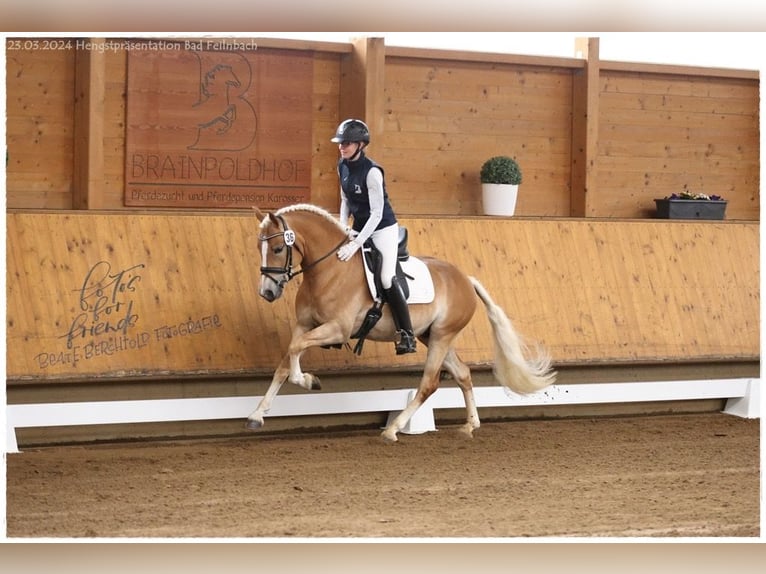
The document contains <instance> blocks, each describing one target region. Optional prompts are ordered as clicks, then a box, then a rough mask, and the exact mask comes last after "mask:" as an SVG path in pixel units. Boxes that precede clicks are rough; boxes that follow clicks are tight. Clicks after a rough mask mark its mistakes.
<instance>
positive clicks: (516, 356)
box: [468, 277, 556, 393]
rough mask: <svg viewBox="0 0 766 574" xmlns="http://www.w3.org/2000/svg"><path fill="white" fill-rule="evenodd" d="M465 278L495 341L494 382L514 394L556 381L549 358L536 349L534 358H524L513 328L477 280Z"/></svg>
mask: <svg viewBox="0 0 766 574" xmlns="http://www.w3.org/2000/svg"><path fill="white" fill-rule="evenodd" d="M468 279H469V280H470V281H471V283H472V284H473V288H474V290H475V291H476V294H477V295H478V296H479V298H480V299H481V300H482V301H483V302H484V305H485V306H486V308H487V316H488V317H489V322H490V324H491V325H492V336H493V338H494V339H495V361H494V366H493V372H494V374H495V378H496V379H497V381H498V382H499V383H500V384H502V385H503V386H504V387H506V388H508V389H510V390H512V391H514V392H517V393H532V392H534V391H538V390H540V389H542V388H544V387H547V386H548V385H550V384H552V383H553V382H554V381H555V380H556V372H555V371H553V370H552V369H551V357H550V355H549V354H548V353H547V352H546V351H545V350H543V349H538V350H537V353H536V354H535V356H533V357H531V358H527V357H525V353H527V354H528V349H527V347H526V345H524V343H523V342H522V340H521V337H519V334H518V333H517V332H516V330H515V329H514V328H513V324H512V323H511V320H510V319H509V318H508V316H507V315H506V314H505V312H504V311H503V310H502V309H501V308H500V307H499V306H498V305H497V304H496V303H495V302H494V301H493V300H492V297H490V296H489V293H487V290H486V289H485V288H484V286H483V285H482V284H481V283H479V281H478V280H477V279H476V278H474V277H469V278H468Z"/></svg>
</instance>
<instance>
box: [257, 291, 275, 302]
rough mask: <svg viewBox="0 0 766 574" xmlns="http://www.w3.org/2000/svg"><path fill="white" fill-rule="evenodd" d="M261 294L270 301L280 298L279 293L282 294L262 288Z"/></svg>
mask: <svg viewBox="0 0 766 574" xmlns="http://www.w3.org/2000/svg"><path fill="white" fill-rule="evenodd" d="M259 294H260V296H261V297H263V298H264V299H266V301H268V302H269V303H271V302H273V301H276V300H277V299H279V295H280V294H279V293H277V292H275V291H274V290H272V289H261V291H260V293H259Z"/></svg>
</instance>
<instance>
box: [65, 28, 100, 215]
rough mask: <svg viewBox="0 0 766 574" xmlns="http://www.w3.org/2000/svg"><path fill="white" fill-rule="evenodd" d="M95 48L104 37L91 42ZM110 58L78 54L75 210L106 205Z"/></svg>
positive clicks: (96, 52) (88, 52)
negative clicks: (107, 99) (105, 108)
mask: <svg viewBox="0 0 766 574" xmlns="http://www.w3.org/2000/svg"><path fill="white" fill-rule="evenodd" d="M89 42H90V44H91V45H94V44H101V43H103V42H104V39H103V38H91V39H89ZM105 76H106V55H105V51H103V50H96V49H92V48H89V49H78V50H77V53H76V54H75V101H74V119H75V121H74V174H73V180H74V181H73V188H74V189H73V198H72V199H73V200H72V204H73V207H74V208H75V209H100V208H103V207H104V205H105V203H104V188H103V185H104V99H105V91H106V89H105Z"/></svg>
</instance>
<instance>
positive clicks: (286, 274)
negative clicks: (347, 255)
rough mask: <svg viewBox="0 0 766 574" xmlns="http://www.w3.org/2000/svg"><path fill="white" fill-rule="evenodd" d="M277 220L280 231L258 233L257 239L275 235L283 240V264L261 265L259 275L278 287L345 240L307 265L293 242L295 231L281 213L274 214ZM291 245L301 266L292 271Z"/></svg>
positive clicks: (342, 241)
mask: <svg viewBox="0 0 766 574" xmlns="http://www.w3.org/2000/svg"><path fill="white" fill-rule="evenodd" d="M274 217H276V218H277V219H278V220H279V222H280V223H281V224H282V227H283V228H284V229H283V230H282V231H277V232H276V233H272V234H271V235H260V236H259V237H258V239H259V240H260V241H269V240H270V239H274V238H275V237H280V236H281V237H282V238H283V240H284V242H285V247H286V248H287V258H286V259H285V264H284V266H282V267H261V275H265V276H266V277H268V278H269V279H271V280H272V281H273V282H274V283H276V284H277V285H279V287H280V288H281V287H283V286H284V285H285V283H287V282H288V281H290V280H291V279H292V278H293V277H295V276H296V275H300V274H301V273H305V272H306V271H308V270H309V269H311V268H312V267H314V266H315V265H317V264H319V263H321V262H322V261H324V260H325V259H327V258H328V257H329V256H330V255H332V254H333V253H335V252H336V251H337V250H338V249H340V246H341V245H343V244H344V243H345V242H346V238H345V237H344V238H343V239H342V240H341V242H340V243H338V245H336V246H335V247H333V248H332V249H331V250H330V251H328V252H327V253H325V254H324V255H322V257H320V258H319V259H317V260H316V261H314V262H312V263H309V264H308V265H303V258H304V256H303V252H301V250H300V248H299V247H298V246H297V245H296V244H295V239H296V235H295V231H293V230H292V229H290V228H289V227H287V222H286V221H285V218H284V217H282V216H281V215H275V216H274ZM293 246H295V250H296V251H297V252H298V253H300V256H301V268H300V269H299V270H298V271H293ZM272 274H276V275H281V276H283V279H281V280H277V279H276V278H275V277H274V275H272Z"/></svg>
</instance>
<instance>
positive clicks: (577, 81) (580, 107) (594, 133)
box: [569, 38, 600, 217]
mask: <svg viewBox="0 0 766 574" xmlns="http://www.w3.org/2000/svg"><path fill="white" fill-rule="evenodd" d="M575 52H576V53H578V54H581V55H582V57H583V58H585V59H586V64H585V69H584V70H578V71H576V72H575V73H574V79H573V82H572V176H571V199H570V208H569V213H570V215H571V216H574V217H588V216H589V215H593V212H594V209H593V208H592V207H591V205H592V202H593V200H594V197H595V194H596V193H597V189H596V181H597V173H598V172H597V169H598V167H597V155H598V114H599V75H600V69H599V67H600V60H599V40H598V38H577V39H576V40H575Z"/></svg>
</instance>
